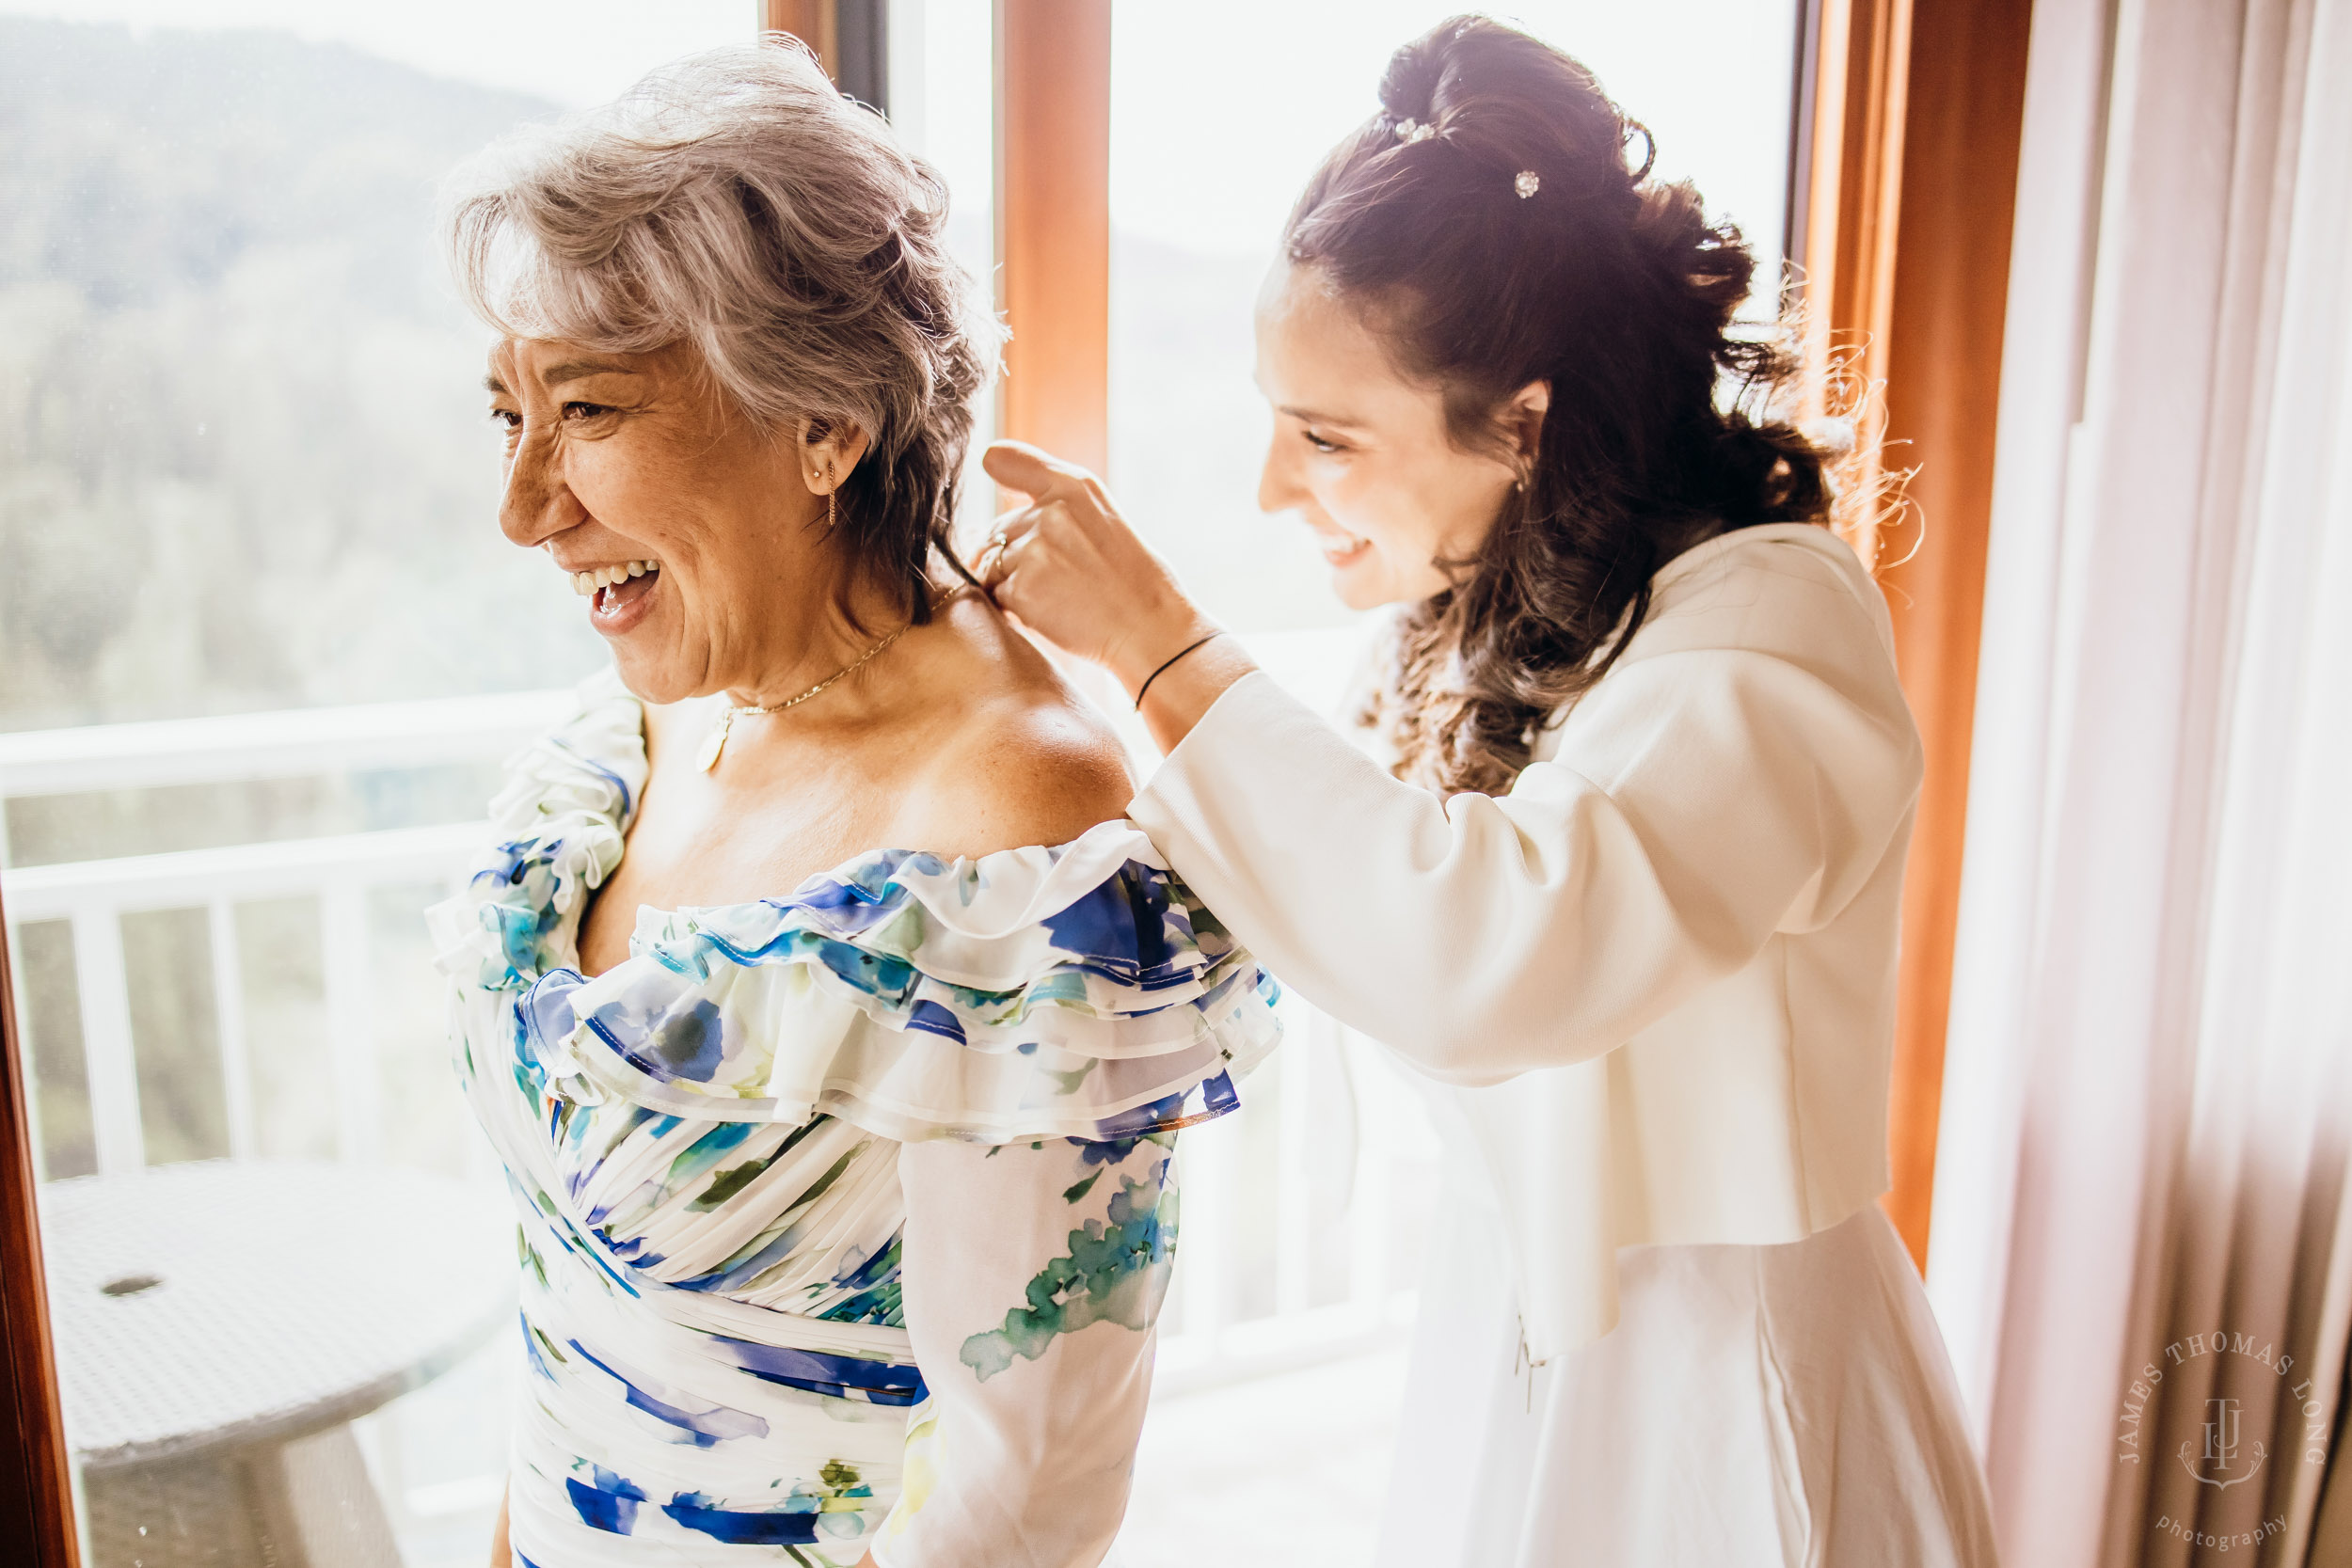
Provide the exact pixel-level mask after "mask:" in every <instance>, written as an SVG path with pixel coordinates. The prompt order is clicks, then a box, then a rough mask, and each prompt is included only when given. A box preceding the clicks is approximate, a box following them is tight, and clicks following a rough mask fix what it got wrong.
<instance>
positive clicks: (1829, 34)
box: [1789, 0, 2032, 1272]
mask: <svg viewBox="0 0 2352 1568" xmlns="http://www.w3.org/2000/svg"><path fill="white" fill-rule="evenodd" d="M2031 23H2032V0H1805V4H1804V38H1805V40H1806V42H1807V44H1808V45H1809V47H1808V49H1807V50H1806V51H1805V52H1804V69H1803V70H1801V71H1800V90H1799V119H1798V128H1797V134H1796V137H1795V142H1796V153H1797V155H1796V157H1795V158H1794V159H1793V160H1792V170H1793V174H1794V180H1793V182H1792V183H1793V187H1794V189H1795V191H1796V194H1797V196H1798V197H1799V199H1798V200H1796V201H1792V203H1791V213H1790V218H1789V228H1790V232H1791V233H1792V234H1794V235H1798V236H1801V238H1800V239H1799V241H1798V243H1797V244H1796V245H1792V247H1791V254H1792V256H1794V257H1795V258H1797V259H1798V260H1799V261H1800V264H1801V272H1800V282H1799V289H1798V293H1799V297H1800V298H1801V300H1802V303H1803V306H1804V348H1805V355H1806V358H1807V360H1808V362H1809V368H1810V369H1811V370H1812V371H1813V372H1814V376H1813V379H1814V382H1815V384H1816V385H1817V386H1820V385H1825V384H1827V383H1829V382H1830V381H1831V380H1832V372H1833V370H1835V371H1836V379H1837V380H1838V381H1839V382H1840V383H1841V384H1842V385H1844V386H1845V387H1847V388H1854V389H1862V390H1865V391H1866V392H1867V396H1866V398H1865V401H1864V402H1863V404H1861V406H1860V408H1859V409H1858V410H1857V425H1858V427H1859V428H1858V435H1859V437H1860V440H1861V443H1862V450H1863V451H1864V453H1865V457H1866V461H1865V465H1864V471H1863V472H1862V473H1861V474H1859V475H1857V476H1855V479H1856V483H1858V484H1859V485H1860V486H1862V487H1863V489H1864V492H1865V493H1866V494H1868V493H1872V492H1873V491H1875V490H1876V489H1877V487H1878V486H1879V485H1880V484H1882V483H1887V484H1899V494H1900V496H1901V498H1902V499H1901V504H1900V507H1899V511H1898V512H1897V514H1896V515H1894V516H1892V517H1890V518H1889V519H1887V521H1886V524H1885V526H1884V527H1883V528H1881V529H1871V530H1866V531H1863V533H1862V534H1861V536H1860V537H1858V538H1856V539H1855V540H1854V543H1855V546H1856V548H1857V550H1858V551H1859V552H1860V553H1861V554H1862V555H1863V557H1864V559H1865V560H1866V561H1867V562H1869V564H1870V565H1871V566H1872V567H1873V568H1874V569H1875V570H1876V572H1877V574H1878V578H1879V582H1880V585H1881V586H1882V588H1883V590H1884V592H1885V594H1886V599H1887V610H1888V614H1889V616H1890V618H1891V619H1892V621H1893V623H1894V629H1895V657H1896V664H1897V667H1898V670H1899V673H1900V674H1901V677H1902V683H1903V691H1904V694H1905V695H1906V696H1907V697H1908V698H1909V699H1910V702H1911V708H1912V713H1913V715H1914V717H1915V719H1916V720H1917V721H1918V725H1919V735H1920V743H1921V746H1922V748H1923V750H1924V752H1925V754H1926V773H1925V778H1924V781H1923V783H1922V784H1921V788H1920V794H1919V803H1918V810H1917V814H1916V816H1915V821H1914V826H1913V831H1912V839H1911V853H1910V861H1909V864H1908V867H1907V870H1906V876H1905V879H1904V884H1903V910H1902V923H1903V945H1902V956H1901V960H1900V980H1899V991H1898V996H1897V1004H1896V1006H1897V1015H1896V1034H1895V1061H1894V1076H1893V1082H1892V1084H1891V1085H1890V1089H1889V1096H1888V1130H1887V1145H1888V1148H1887V1153H1888V1161H1889V1165H1890V1168H1891V1174H1892V1185H1891V1188H1890V1190H1889V1191H1888V1193H1887V1195H1886V1196H1885V1197H1884V1198H1883V1200H1882V1206H1883V1208H1884V1209H1885V1211H1886V1213H1887V1216H1888V1218H1890V1219H1891V1220H1892V1221H1893V1222H1894V1224H1895V1227H1896V1229H1897V1230H1898V1231H1899V1232H1900V1234H1901V1235H1902V1238H1903V1242H1904V1244H1905V1245H1906V1246H1907V1247H1908V1248H1909V1249H1910V1252H1911V1256H1912V1260H1913V1262H1914V1263H1915V1264H1916V1265H1917V1266H1918V1267H1919V1269H1920V1270H1921V1271H1922V1272H1925V1270H1926V1267H1927V1258H1928V1242H1929V1229H1930V1225H1929V1221H1930V1217H1931V1212H1932V1208H1933V1203H1934V1191H1935V1149H1936V1132H1937V1126H1938V1123H1939V1120H1940V1117H1941V1112H1942V1103H1943V1083H1944V1037H1945V1028H1946V1023H1947V1020H1948V1018H1949V1016H1950V1012H1951V991H1952V942H1953V938H1954V934H1955V931H1956V928H1957V926H1958V918H1959V907H1960V881H1961V863H1962V854H1963V847H1964V846H1965V843H1966V835H1967V806H1968V752H1969V743H1970V738H1971V736H1972V734H1973V732H1974V728H1975V723H1976V686H1977V656H1978V649H1979V640H1980V637H1981V634H1982V622H1983V612H1984V569H1985V553H1986V549H1987V546H1988V544H1989V541H1990V539H1991V534H1992V521H1993V456H1994V426H1995V416H1996V413H1997V410H1998V408H1999V403H2000V379H2001V333H2002V327H2003V325H2004V320H2005V317H2006V313H2007V308H2008V297H2009V263H2010V230H2011V220H2012V217H2013V214H2014V209H2015V199H2016V188H2017V157H2018V145H2019V137H2020V133H2021V129H2022V124H2023V119H2024V113H2025V81H2026V43H2027V38H2028V34H2029V31H2030V27H2031Z"/></svg>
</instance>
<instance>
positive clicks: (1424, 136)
mask: <svg viewBox="0 0 2352 1568" xmlns="http://www.w3.org/2000/svg"><path fill="white" fill-rule="evenodd" d="M1437 134H1438V128H1437V127H1436V126H1434V125H1423V124H1422V122H1421V121H1420V120H1417V119H1401V120H1399V121H1397V125H1396V139H1397V140H1398V141H1401V142H1403V143H1404V144H1405V145H1406V146H1407V147H1410V146H1411V145H1412V144H1413V143H1415V142H1417V141H1427V140H1428V139H1429V138H1430V137H1432V136H1434V135H1437Z"/></svg>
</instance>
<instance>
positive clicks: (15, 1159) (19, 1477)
mask: <svg viewBox="0 0 2352 1568" xmlns="http://www.w3.org/2000/svg"><path fill="white" fill-rule="evenodd" d="M7 922H8V911H7V910H6V909H5V908H0V931H5V930H6V929H7V928H8V927H7ZM31 1091H32V1082H31V1076H30V1074H29V1072H28V1071H27V1062H26V1058H25V1054H24V1041H23V1040H22V1039H20V1038H19V1037H18V1034H17V1027H16V997H15V994H14V991H13V990H12V987H11V982H10V977H9V974H8V943H6V942H0V1400H5V1401H6V1402H7V1406H8V1426H7V1429H6V1434H5V1436H4V1437H0V1561H5V1562H10V1563H23V1564H24V1565H25V1568H76V1565H77V1564H78V1563H79V1562H80V1560H81V1555H80V1550H79V1545H78V1543H77V1542H76V1539H75V1535H74V1529H73V1489H72V1471H71V1469H70V1468H69V1463H70V1462H69V1460H68V1457H67V1453H66V1443H65V1417H64V1413H63V1411H62V1410H61V1408H60V1407H59V1405H58V1402H57V1363H56V1354H55V1344H54V1341H53V1339H52V1338H51V1336H50V1331H49V1290H48V1285H47V1282H46V1278H45V1275H44V1273H43V1270H42V1266H41V1257H40V1208H39V1204H38V1193H37V1188H36V1186H35V1180H36V1178H35V1174H34V1164H33V1128H32V1101H31V1098H30V1096H31Z"/></svg>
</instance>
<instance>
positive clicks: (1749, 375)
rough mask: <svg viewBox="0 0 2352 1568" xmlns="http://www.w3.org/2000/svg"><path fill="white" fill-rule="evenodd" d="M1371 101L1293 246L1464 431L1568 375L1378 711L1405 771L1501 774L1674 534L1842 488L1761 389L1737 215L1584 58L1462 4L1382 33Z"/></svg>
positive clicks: (1302, 212) (1606, 635) (1767, 378)
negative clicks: (1528, 456) (1692, 180)
mask: <svg viewBox="0 0 2352 1568" xmlns="http://www.w3.org/2000/svg"><path fill="white" fill-rule="evenodd" d="M1380 103H1381V112H1380V113H1379V114H1377V115H1375V116H1374V117H1373V118H1372V119H1369V120H1367V121H1366V122H1365V123H1364V124H1363V126H1362V127H1361V128H1360V129H1359V130H1358V131H1356V132H1355V134H1354V135H1351V136H1349V137H1348V139H1347V140H1345V141H1344V142H1343V143H1341V144H1340V146H1339V147H1338V148H1336V149H1334V150H1333V151H1332V152H1331V154H1330V155H1329V156H1328V157H1327V159H1326V160H1325V161H1324V164H1323V166H1322V167H1321V168H1319V169H1317V170H1316V171H1315V175H1314V178H1313V179H1312V180H1311V181H1310V182H1309V183H1308V186H1307V189H1306V192H1305V194H1304V195H1303V196H1301V197H1300V198H1299V200H1298V205H1297V207H1296V208H1295V210H1294V211H1293V212H1292V214H1291V217H1290V222H1289V224H1288V226H1287V228H1286V229H1285V230H1284V236H1283V239H1284V251H1285V254H1286V256H1287V258H1288V260H1289V261H1290V262H1291V263H1292V264H1293V265H1294V266H1296V267H1300V268H1307V269H1312V270H1313V271H1314V272H1316V273H1318V274H1320V275H1321V277H1322V278H1323V279H1324V280H1325V281H1326V282H1327V285H1328V286H1329V287H1331V288H1332V289H1333V290H1335V291H1336V293H1337V294H1338V295H1339V297H1340V298H1342V299H1343V300H1344V301H1347V302H1349V303H1350V304H1352V305H1354V306H1355V307H1356V309H1358V310H1359V312H1360V318H1361V319H1362V320H1363V321H1364V322H1365V324H1366V325H1368V326H1369V327H1370V328H1371V329H1372V330H1373V331H1374V333H1375V336H1377V337H1378V338H1380V339H1381V340H1383V341H1384V342H1385V343H1386V344H1387V345H1388V348H1389V351H1390V353H1391V356H1392V357H1393V359H1394V362H1395V363H1396V365H1397V367H1398V369H1399V370H1400V371H1401V372H1403V373H1404V374H1405V375H1406V377H1407V378H1408V379H1410V380H1414V381H1417V382H1421V383H1423V384H1426V385H1430V386H1434V387H1436V388H1439V389H1440V390H1441V391H1442V393H1443V397H1444V406H1445V411H1446V422H1447V427H1448V434H1449V436H1450V437H1451V438H1452V439H1453V441H1454V444H1455V445H1456V446H1459V447H1461V448H1463V449H1464V450H1469V451H1477V450H1481V449H1493V450H1497V451H1504V452H1506V453H1507V452H1508V451H1510V450H1511V449H1510V446H1509V436H1508V435H1507V433H1505V432H1504V431H1502V429H1501V428H1500V427H1499V425H1498V422H1497V420H1496V418H1495V416H1496V414H1497V412H1498V411H1499V410H1500V408H1501V407H1502V404H1503V403H1504V402H1505V400H1507V399H1508V398H1510V397H1511V396H1512V394H1514V393H1516V392H1517V391H1518V390H1519V388H1523V387H1525V386H1527V385H1528V384H1529V383H1531V382H1535V381H1545V382H1549V383H1550V387H1551V400H1550V406H1549V411H1548V412H1547V413H1546V414H1545V416H1544V421H1543V429H1542V435H1541V439H1540V443H1539V449H1538V455H1537V456H1536V458H1535V460H1534V464H1533V466H1532V467H1529V468H1527V469H1526V470H1525V471H1523V473H1522V484H1521V488H1520V489H1519V490H1518V491H1517V492H1515V493H1514V494H1513V495H1512V496H1511V497H1510V499H1508V500H1507V501H1506V503H1505V504H1504V507H1503V510H1502V515H1500V516H1498V517H1497V518H1496V519H1495V522H1494V526H1493V528H1492V530H1491V531H1490V532H1489V533H1488V534H1487V536H1486V541H1485V543H1484V545H1483V546H1482V547H1481V548H1480V549H1479V550H1478V551H1477V553H1476V555H1475V557H1474V558H1473V559H1471V560H1468V561H1462V562H1447V563H1443V564H1446V565H1448V566H1449V567H1450V568H1451V575H1452V578H1453V586H1452V587H1450V588H1448V589H1447V590H1445V591H1444V592H1442V593H1440V594H1437V595H1436V596H1434V597H1432V598H1429V599H1426V600H1423V601H1422V602H1421V603H1419V604H1415V605H1413V606H1411V607H1409V608H1408V609H1407V610H1406V611H1405V613H1404V614H1403V615H1402V617H1401V618H1400V620H1399V622H1398V624H1397V632H1396V646H1395V648H1394V651H1393V657H1392V659H1391V664H1390V667H1389V670H1388V673H1387V678H1386V680H1385V682H1384V683H1383V686H1382V689H1380V691H1379V692H1378V694H1377V695H1376V696H1375V698H1374V699H1373V708H1372V713H1371V715H1370V717H1371V718H1373V719H1374V720H1375V721H1378V722H1379V723H1381V724H1382V725H1383V726H1384V727H1385V728H1386V729H1387V731H1388V733H1389V735H1390V736H1391V739H1392V740H1393V741H1394V742H1395V744H1396V747H1397V751H1398V755H1399V759H1400V760H1399V762H1398V764H1397V772H1398V775H1399V776H1400V777H1403V778H1408V779H1411V780H1412V781H1414V782H1416V783H1420V784H1426V785H1429V786H1431V787H1433V788H1437V789H1439V790H1444V791H1453V790H1465V789H1467V790H1479V791H1483V792H1486V793H1489V794H1497V793H1501V792H1502V791H1504V790H1507V789H1508V788H1509V787H1510V785H1511V784H1512V781H1513V780H1515V779H1516V778H1518V773H1519V770H1520V769H1521V768H1524V767H1525V766H1526V765H1527V762H1528V760H1529V757H1530V754H1531V750H1532V747H1533V745H1534V737H1535V732H1536V729H1537V727H1538V726H1539V725H1541V724H1542V723H1543V722H1544V721H1545V720H1546V718H1547V717H1548V716H1549V714H1551V713H1552V712H1554V711H1555V710H1557V709H1558V708H1559V707H1560V706H1561V705H1563V704H1565V703H1567V702H1569V701H1571V700H1573V699H1574V698H1575V697H1576V696H1577V695H1578V694H1579V693H1581V692H1582V691H1583V690H1585V689H1587V688H1589V687H1590V686H1592V684H1593V683H1594V682H1596V681H1597V680H1598V679H1599V678H1600V677H1601V675H1602V674H1604V673H1606V672H1607V671H1608V669H1609V667H1610V665H1611V664H1612V663H1613V661H1614V660H1615V658H1616V656H1617V655H1618V654H1619V653H1620V652H1622V651H1623V650H1624V647H1625V645H1626V642H1627V641H1628V640H1629V639H1630V638H1631V636H1632V634H1633V631H1634V629H1635V628H1636V627H1638V626H1640V625H1641V623H1642V620H1643V618H1644V617H1645V615H1646V613H1647V612H1648V610H1649V596H1650V593H1649V579H1650V576H1651V574H1652V573H1654V572H1656V571H1657V570H1658V568H1659V567H1661V566H1662V565H1663V564H1665V562H1666V561H1667V560H1668V559H1670V557H1671V555H1672V554H1673V553H1674V552H1675V550H1677V548H1678V547H1680V546H1682V545H1684V544H1687V543H1688V542H1689V541H1690V540H1692V538H1693V537H1695V536H1698V535H1700V534H1703V533H1706V532H1710V531H1715V530H1717V529H1722V530H1729V529H1738V528H1745V527H1749V526H1752V525H1755V524H1757V523H1773V522H1818V521H1825V520H1826V519H1827V518H1828V516H1829V513H1830V501H1831V491H1830V486H1829V483H1828V482H1827V480H1826V479H1825V477H1824V474H1823V461H1824V457H1823V453H1822V452H1821V451H1820V450H1818V449H1817V448H1816V447H1815V446H1814V445H1813V444H1812V443H1810V442H1809V441H1807V440H1806V439H1805V437H1804V436H1801V435H1800V434H1799V433H1798V432H1797V431H1796V430H1795V429H1794V428H1792V427H1791V426H1790V425H1788V423H1786V422H1783V421H1781V420H1776V419H1774V418H1772V417H1771V415H1770V413H1769V410H1770V409H1771V408H1772V405H1773V404H1774V401H1775V398H1774V394H1775V393H1776V392H1777V391H1778V390H1779V389H1780V388H1782V387H1783V386H1784V385H1785V384H1786V383H1787V382H1788V380H1789V379H1790V378H1791V377H1792V375H1793V373H1794V366H1793V364H1792V362H1791V360H1790V359H1789V357H1788V354H1787V351H1786V350H1785V349H1783V348H1781V347H1780V346H1778V344H1777V343H1776V342H1765V341H1756V340H1755V339H1753V338H1736V337H1733V336H1731V335H1730V334H1729V328H1730V325H1731V322H1732V316H1733V312H1734V311H1735V310H1737V309H1739V307H1740V303H1741V302H1742V301H1743V300H1744V299H1745V298H1746V297H1747V293H1748V284H1749V279H1750V277H1751V276H1752V275H1753V273H1754V271H1755V265H1756V263H1755V260H1754V258H1753V257H1752V256H1750V254H1749V252H1748V249H1747V246H1746V245H1745V244H1744V242H1743V241H1742V240H1741V238H1740V232H1739V230H1737V229H1736V228H1734V227H1733V226H1732V225H1730V224H1728V223H1723V222H1710V221H1708V216H1707V213H1706V211H1705V209H1704V207H1703V206H1702V204H1701V201H1700V198H1699V193H1698V192H1697V191H1696V190H1695V189H1693V188H1692V186H1691V185H1689V184H1688V183H1667V182H1661V181H1657V180H1653V179H1651V178H1649V169H1650V164H1651V159H1652V156H1653V149H1652V147H1651V145H1650V138H1649V133H1648V131H1647V130H1646V129H1645V128H1644V127H1643V126H1642V125H1640V124H1639V123H1637V122H1635V121H1634V120H1632V119H1628V118H1627V117H1626V115H1625V114H1624V112H1623V111H1622V110H1620V109H1619V108H1618V107H1617V105H1616V104H1615V103H1612V102H1611V101H1610V100H1609V98H1608V96H1607V95H1606V94H1605V93H1603V92H1602V91H1601V89H1600V86H1599V84H1598V83H1597V82H1596V81H1595V80H1594V79H1593V74H1592V72H1591V71H1587V70H1585V69H1584V67H1582V66H1581V65H1579V64H1578V63H1577V62H1576V61H1575V60H1573V59H1571V58H1569V57H1568V56H1567V55H1564V54H1562V53H1561V52H1560V51H1558V50H1556V49H1553V48H1551V47H1550V46H1549V45H1548V44H1545V43H1542V42H1540V41H1538V40H1535V39H1533V38H1530V37H1528V36H1527V35H1526V34H1524V33H1521V32H1518V31H1515V30H1514V29H1512V28H1509V27H1505V26H1503V25H1502V24H1499V23H1496V22H1494V21H1491V20H1489V19H1487V18H1486V17H1480V16H1460V17H1455V18H1453V19H1452V20H1450V21H1447V22H1443V23H1440V24H1438V26H1437V27H1435V28H1433V29H1431V30H1430V31H1429V32H1428V33H1427V34H1426V35H1424V36H1422V38H1419V39H1416V40H1414V41H1412V42H1411V43H1408V44H1406V46H1405V47H1404V48H1402V49H1400V50H1398V51H1397V52H1396V54H1395V55H1393V56H1391V59H1390V61H1389V67H1388V71H1387V74H1386V75H1385V76H1384V77H1383V78H1382V79H1381V83H1380ZM1637 142H1638V143H1639V144H1640V155H1639V157H1638V158H1637V157H1634V156H1633V155H1632V152H1631V150H1632V147H1633V144H1635V143H1637ZM1531 177H1532V178H1531ZM1522 193H1525V194H1522Z"/></svg>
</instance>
